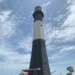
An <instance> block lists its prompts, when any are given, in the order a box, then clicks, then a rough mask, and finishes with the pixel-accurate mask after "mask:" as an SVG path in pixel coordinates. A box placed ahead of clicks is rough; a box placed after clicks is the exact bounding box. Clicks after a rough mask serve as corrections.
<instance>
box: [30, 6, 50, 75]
mask: <svg viewBox="0 0 75 75" xmlns="http://www.w3.org/2000/svg"><path fill="white" fill-rule="evenodd" d="M43 17H44V14H43V12H42V9H41V7H40V6H37V7H35V11H34V13H33V18H34V31H33V43H32V54H31V61H30V69H37V68H40V72H39V73H38V75H51V73H50V69H49V63H48V58H47V52H46V45H45V38H44V29H43ZM29 75H32V73H29Z"/></svg>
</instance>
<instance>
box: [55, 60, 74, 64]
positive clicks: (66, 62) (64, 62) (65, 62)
mask: <svg viewBox="0 0 75 75" xmlns="http://www.w3.org/2000/svg"><path fill="white" fill-rule="evenodd" d="M69 63H70V64H72V63H75V60H71V61H70V60H69V61H62V62H60V63H54V64H56V65H57V64H60V65H61V64H69Z"/></svg>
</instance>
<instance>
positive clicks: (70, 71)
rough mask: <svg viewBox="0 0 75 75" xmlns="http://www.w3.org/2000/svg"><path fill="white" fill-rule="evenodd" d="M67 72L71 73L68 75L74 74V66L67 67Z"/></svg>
mask: <svg viewBox="0 0 75 75" xmlns="http://www.w3.org/2000/svg"><path fill="white" fill-rule="evenodd" d="M67 71H69V72H68V73H67V75H72V73H73V72H74V68H73V67H72V66H68V67H67Z"/></svg>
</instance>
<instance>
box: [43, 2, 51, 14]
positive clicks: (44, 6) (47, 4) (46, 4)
mask: <svg viewBox="0 0 75 75" xmlns="http://www.w3.org/2000/svg"><path fill="white" fill-rule="evenodd" d="M50 4H51V2H50V1H48V2H47V3H45V4H42V10H43V11H44V14H46V12H47V11H46V7H47V6H49V5H50Z"/></svg>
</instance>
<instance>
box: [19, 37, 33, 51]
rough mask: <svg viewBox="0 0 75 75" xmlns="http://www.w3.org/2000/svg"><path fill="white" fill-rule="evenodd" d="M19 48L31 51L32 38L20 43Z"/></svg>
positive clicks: (24, 39) (26, 38)
mask: <svg viewBox="0 0 75 75" xmlns="http://www.w3.org/2000/svg"><path fill="white" fill-rule="evenodd" d="M19 48H23V49H24V50H25V51H27V52H28V51H30V50H31V48H32V37H31V36H29V37H25V38H23V39H22V40H21V41H20V42H19Z"/></svg>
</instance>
